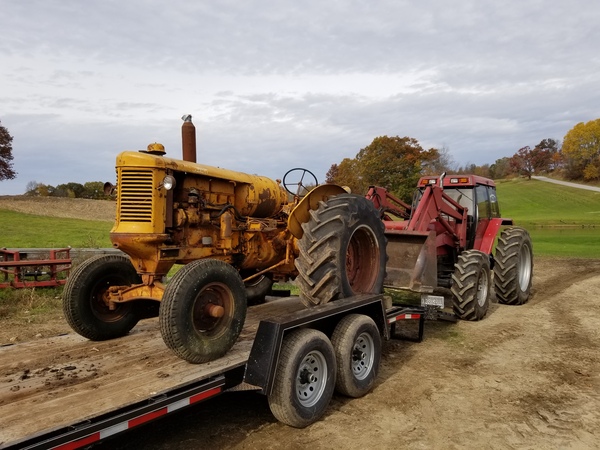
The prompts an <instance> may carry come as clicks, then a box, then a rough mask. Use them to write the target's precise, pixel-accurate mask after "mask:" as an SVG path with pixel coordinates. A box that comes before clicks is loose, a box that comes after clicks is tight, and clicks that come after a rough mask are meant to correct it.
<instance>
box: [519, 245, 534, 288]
mask: <svg viewBox="0 0 600 450" xmlns="http://www.w3.org/2000/svg"><path fill="white" fill-rule="evenodd" d="M518 267H519V287H520V288H521V291H526V290H527V288H528V287H529V282H530V280H531V250H530V249H529V246H528V245H526V244H525V245H522V246H521V250H520V251H519V266H518Z"/></svg>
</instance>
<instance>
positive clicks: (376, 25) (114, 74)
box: [0, 0, 600, 194]
mask: <svg viewBox="0 0 600 450" xmlns="http://www.w3.org/2000/svg"><path fill="white" fill-rule="evenodd" d="M599 23H600V3H599V2H596V1H592V0H569V1H566V0H552V1H544V0H529V1H523V0H517V1H515V0H505V1H502V2H500V1H497V0H494V1H487V0H455V1H446V0H420V1H418V2H417V1H411V0H389V1H387V0H383V1H378V0H369V1H367V0H345V1H338V0H329V1H327V0H295V1H288V0H279V1H272V0H271V1H266V0H227V1H225V0H222V1H217V0H215V1H208V0H193V1H187V2H166V1H158V0H119V1H114V0H86V1H84V0H0V122H1V123H2V125H3V126H5V127H6V128H7V129H8V131H9V132H10V134H11V135H12V136H13V137H14V141H13V156H14V168H15V170H16V171H17V172H18V175H17V178H16V179H15V180H10V181H2V182H0V194H22V193H24V192H25V187H26V185H27V183H29V182H31V181H36V182H38V183H44V184H50V185H53V186H56V185H58V184H62V183H67V182H71V181H73V182H78V183H85V182H87V181H109V180H110V181H114V177H115V175H114V163H115V156H116V155H117V154H118V153H119V152H120V151H122V150H139V149H144V148H146V146H147V145H148V144H149V143H152V142H156V141H157V142H161V143H162V144H164V145H165V147H166V149H167V154H168V156H172V157H177V158H179V157H180V155H181V142H180V136H181V134H180V133H181V132H180V127H181V123H182V122H181V116H182V115H183V114H192V116H193V118H194V123H195V125H196V128H197V142H198V162H202V163H204V164H209V165H213V166H220V167H226V168H229V169H233V170H239V171H244V172H248V173H257V174H260V175H266V176H269V177H271V178H281V177H282V176H283V174H284V173H285V172H286V171H287V170H288V169H290V168H293V167H305V168H308V169H310V170H312V171H313V172H314V173H315V174H316V175H317V178H319V181H322V180H323V178H324V176H325V173H326V172H327V170H328V168H329V167H330V166H331V164H333V163H336V162H340V161H341V160H342V159H343V158H346V157H350V158H352V157H354V156H355V155H356V153H357V152H358V151H359V150H360V149H361V148H363V147H365V146H367V145H368V144H369V143H371V141H372V140H373V139H374V138H375V137H377V136H382V135H388V136H401V137H402V136H409V137H412V138H415V139H417V140H418V141H419V142H420V143H421V145H422V146H423V147H424V148H430V147H437V148H442V147H444V148H446V149H447V150H448V151H449V154H450V156H451V157H452V158H453V160H454V161H455V162H456V163H457V164H460V165H464V164H468V163H474V164H484V163H493V162H494V161H495V160H496V159H498V158H501V157H504V156H511V155H512V154H514V153H515V152H516V151H517V150H518V149H519V148H521V147H523V146H525V145H529V146H532V147H533V146H534V145H536V144H537V143H538V142H540V141H541V140H542V139H545V138H554V139H558V140H562V139H563V137H564V135H565V134H566V132H567V131H568V130H569V129H571V128H572V127H573V126H574V125H575V124H577V123H579V122H587V121H589V120H593V119H597V118H599V117H600V111H599V109H600V26H598V24H599Z"/></svg>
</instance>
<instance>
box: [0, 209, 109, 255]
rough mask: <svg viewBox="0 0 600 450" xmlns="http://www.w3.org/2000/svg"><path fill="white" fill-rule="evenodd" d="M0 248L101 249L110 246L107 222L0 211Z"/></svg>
mask: <svg viewBox="0 0 600 450" xmlns="http://www.w3.org/2000/svg"><path fill="white" fill-rule="evenodd" d="M0 223H1V224H2V233H1V234H0V247H6V248H63V247H69V246H70V247H73V248H105V247H111V246H112V244H111V242H110V240H109V239H108V233H109V232H110V229H111V227H112V223H111V222H106V221H98V220H83V219H65V218H60V217H48V216H40V215H34V214H24V213H20V212H15V211H9V210H5V209H0Z"/></svg>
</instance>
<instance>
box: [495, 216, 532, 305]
mask: <svg viewBox="0 0 600 450" xmlns="http://www.w3.org/2000/svg"><path fill="white" fill-rule="evenodd" d="M532 276H533V250H532V245H531V237H530V236H529V233H528V232H527V230H525V229H523V228H517V227H513V228H507V229H506V230H504V231H503V232H502V234H501V235H500V237H499V238H498V245H497V246H496V258H495V265H494V285H495V288H496V297H497V298H498V301H499V302H500V303H504V304H506V305H522V304H523V303H525V302H527V300H529V294H530V292H531V280H532Z"/></svg>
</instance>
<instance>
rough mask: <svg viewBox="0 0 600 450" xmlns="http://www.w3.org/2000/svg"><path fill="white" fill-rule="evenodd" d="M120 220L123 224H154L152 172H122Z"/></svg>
mask: <svg viewBox="0 0 600 450" xmlns="http://www.w3.org/2000/svg"><path fill="white" fill-rule="evenodd" d="M119 218H120V220H121V221H122V222H152V171H151V170H146V171H141V170H127V169H123V170H122V171H121V180H120V182H119Z"/></svg>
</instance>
